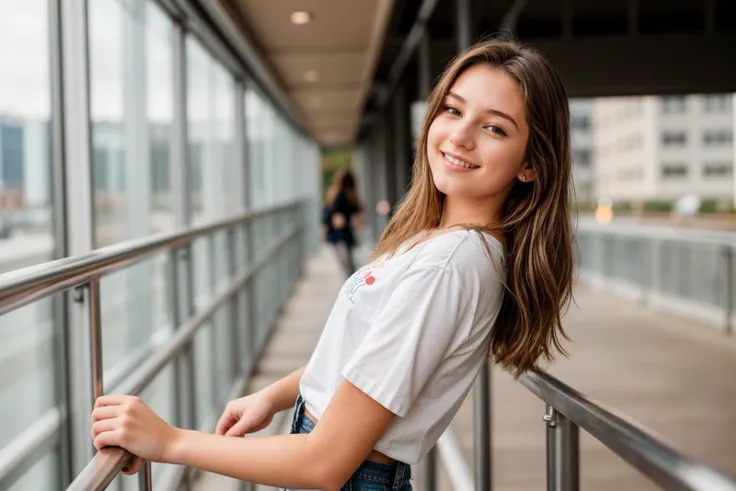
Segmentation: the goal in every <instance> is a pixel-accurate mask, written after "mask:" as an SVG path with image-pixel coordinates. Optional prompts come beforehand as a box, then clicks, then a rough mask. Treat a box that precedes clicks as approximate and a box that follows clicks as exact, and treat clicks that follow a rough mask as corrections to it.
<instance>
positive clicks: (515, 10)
mask: <svg viewBox="0 0 736 491" xmlns="http://www.w3.org/2000/svg"><path fill="white" fill-rule="evenodd" d="M526 4H527V0H514V3H512V4H511V6H510V7H509V9H508V10H507V11H506V13H505V14H504V16H503V20H502V21H501V28H502V29H503V30H505V31H508V32H510V33H515V32H516V24H517V23H518V22H519V16H520V15H521V12H522V11H523V10H524V7H526Z"/></svg>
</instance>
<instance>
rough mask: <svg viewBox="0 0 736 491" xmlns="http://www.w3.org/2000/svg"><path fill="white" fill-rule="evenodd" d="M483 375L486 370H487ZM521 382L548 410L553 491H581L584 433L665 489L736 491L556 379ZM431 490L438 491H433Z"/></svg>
mask: <svg viewBox="0 0 736 491" xmlns="http://www.w3.org/2000/svg"><path fill="white" fill-rule="evenodd" d="M483 370H486V367H484V368H483ZM519 382H520V383H521V384H522V385H523V386H524V387H526V388H527V389H529V391H531V392H532V393H533V394H534V395H536V396H537V397H539V398H540V399H541V400H542V401H543V402H544V403H545V404H546V405H547V412H546V414H545V415H544V418H543V419H544V421H546V422H547V490H548V491H579V489H580V459H579V452H580V439H579V434H578V429H579V428H582V429H583V430H584V431H586V432H587V433H588V434H590V435H591V436H593V437H594V438H596V439H597V440H598V441H599V442H601V443H602V444H603V445H604V446H606V447H607V448H609V449H610V450H611V451H613V452H614V453H615V454H617V455H618V456H619V457H621V458H622V459H624V460H625V461H626V462H628V463H629V464H630V465H631V466H632V467H634V468H635V469H637V470H638V471H640V472H641V473H642V474H644V475H645V476H647V477H648V478H649V479H651V480H652V481H653V482H654V483H655V484H657V485H659V486H661V487H662V488H664V489H667V490H673V491H736V477H734V476H729V475H726V474H724V473H722V472H720V471H718V470H716V469H714V468H712V467H709V466H707V465H704V464H703V463H701V462H699V461H698V460H696V459H694V458H692V457H690V456H688V455H686V454H685V453H684V452H681V451H680V450H678V449H676V448H675V447H674V446H673V445H672V444H670V443H666V442H664V441H663V440H662V439H661V438H659V437H655V436H653V435H654V433H653V432H652V431H651V430H649V429H647V428H646V427H644V426H643V425H642V424H641V423H638V422H636V421H633V420H632V419H630V418H628V417H626V416H623V415H620V414H616V413H615V412H614V411H612V410H610V409H607V408H605V407H604V406H603V405H602V404H599V403H597V402H595V401H593V400H592V399H590V398H589V397H587V396H585V395H583V394H581V393H580V392H578V391H576V390H575V389H573V388H572V387H570V386H569V385H567V384H565V383H564V382H561V381H560V380H558V379H557V378H555V377H553V376H552V375H549V374H548V373H544V372H541V371H529V372H526V373H524V374H523V375H521V377H519ZM477 391H478V392H481V393H485V394H488V393H489V392H490V384H478V386H477ZM480 416H481V417H484V418H488V419H490V417H491V414H490V412H488V413H487V414H482V415H480ZM448 431H449V430H448ZM475 433H476V434H475V438H476V445H475V453H476V455H477V454H479V453H486V454H489V453H490V440H489V439H486V440H485V441H483V442H482V443H483V445H488V447H489V448H486V449H480V448H479V447H480V446H483V445H479V444H478V443H477V442H478V441H482V439H479V435H478V433H479V431H478V428H476V432H475ZM450 440H451V439H447V438H445V439H444V441H443V439H440V441H439V442H438V450H439V452H438V453H439V455H440V456H443V455H444V454H446V453H447V452H448V451H450V450H451V449H449V448H442V447H443V446H444V447H447V446H448V442H449V441H450ZM433 451H434V450H433ZM443 460H445V459H444V458H443ZM450 463H451V462H446V464H450ZM476 470H477V469H476ZM448 471H449V472H450V478H451V480H452V481H453V482H455V483H464V482H468V481H469V480H472V475H471V474H470V471H469V470H461V471H460V474H459V473H458V471H457V469H448ZM428 472H433V473H434V472H436V469H434V468H432V469H429V471H428ZM466 487H467V486H466ZM474 487H475V489H476V490H478V491H490V490H491V489H493V486H492V484H491V483H490V482H487V483H481V482H479V480H477V479H476V481H475V483H474ZM427 491H434V489H433V488H432V487H429V488H427Z"/></svg>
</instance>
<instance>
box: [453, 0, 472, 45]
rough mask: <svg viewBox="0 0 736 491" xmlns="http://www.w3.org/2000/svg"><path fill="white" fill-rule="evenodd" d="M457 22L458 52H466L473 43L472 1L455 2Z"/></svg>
mask: <svg viewBox="0 0 736 491" xmlns="http://www.w3.org/2000/svg"><path fill="white" fill-rule="evenodd" d="M455 15H456V17H455V22H456V26H457V27H456V30H457V50H458V52H461V51H464V50H466V49H468V48H469V47H470V45H471V44H472V42H473V17H472V13H471V3H470V0H455Z"/></svg>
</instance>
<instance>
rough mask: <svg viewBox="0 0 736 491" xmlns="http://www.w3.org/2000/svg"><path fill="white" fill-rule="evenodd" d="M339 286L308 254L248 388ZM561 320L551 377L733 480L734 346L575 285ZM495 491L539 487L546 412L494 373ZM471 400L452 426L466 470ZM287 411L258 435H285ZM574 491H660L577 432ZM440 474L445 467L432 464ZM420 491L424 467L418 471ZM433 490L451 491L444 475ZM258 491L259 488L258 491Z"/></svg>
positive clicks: (212, 485) (295, 363) (311, 331)
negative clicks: (564, 349) (562, 350)
mask: <svg viewBox="0 0 736 491" xmlns="http://www.w3.org/2000/svg"><path fill="white" fill-rule="evenodd" d="M342 282H343V275H342V272H341V271H340V270H339V268H338V266H337V264H336V261H335V258H334V256H333V255H332V251H330V250H329V249H322V250H321V251H320V253H319V254H318V255H316V256H315V257H313V258H312V259H311V260H310V261H309V263H308V265H307V267H306V270H305V275H304V277H303V278H302V280H301V281H300V282H299V284H298V285H297V287H296V289H295V292H294V295H293V296H292V298H291V299H290V300H289V302H288V304H287V305H286V307H285V309H284V312H283V314H282V316H281V318H280V319H279V321H278V323H277V325H276V330H275V332H274V334H273V336H272V338H271V340H270V343H269V345H268V347H267V349H266V352H265V354H264V356H263V358H262V360H261V362H260V364H259V366H258V370H257V372H256V374H255V376H254V378H253V382H252V385H251V388H250V390H251V391H256V390H258V389H260V388H261V387H264V386H265V385H267V384H269V383H271V382H272V381H274V380H277V379H278V378H280V377H282V376H284V375H286V374H288V373H289V372H291V371H292V370H294V369H296V368H298V367H300V366H302V365H304V364H306V362H307V361H308V359H309V356H310V355H311V352H312V350H313V349H314V346H315V345H316V342H317V339H318V337H319V334H320V332H321V329H322V326H323V324H324V321H325V319H326V317H327V314H328V313H329V310H330V308H331V306H332V302H333V300H334V297H335V295H336V293H337V291H338V290H339V288H340V286H341V285H342ZM576 302H577V304H576V305H574V306H573V307H571V309H570V311H569V313H568V314H567V316H566V317H565V326H566V329H567V330H568V333H569V335H570V337H571V338H572V340H573V342H572V343H570V344H568V349H569V351H570V355H571V356H570V357H569V358H563V359H560V360H558V361H557V362H556V363H555V364H554V365H552V366H551V367H549V371H550V372H551V373H552V374H553V375H555V376H557V377H559V378H560V379H562V380H563V381H565V382H566V383H568V384H569V385H571V386H573V387H574V388H576V389H577V390H579V391H581V392H583V393H584V394H586V395H589V396H591V397H592V398H594V399H596V400H598V401H600V402H602V403H603V404H605V405H606V406H608V407H611V408H615V409H616V411H617V412H619V413H623V414H626V415H628V416H629V417H630V418H633V419H635V420H638V421H639V422H641V423H643V424H644V425H645V426H647V427H649V428H651V429H652V430H653V431H654V432H656V433H658V434H660V435H664V436H665V438H666V440H667V441H669V442H672V443H673V444H675V445H677V446H678V447H679V448H680V449H682V450H684V451H685V452H686V453H687V454H689V455H691V456H694V457H696V458H699V459H702V460H703V461H704V462H705V463H707V464H710V465H714V466H716V467H718V468H719V469H721V470H723V471H726V472H730V473H731V474H734V475H736V384H735V383H734V379H733V376H734V374H735V373H736V340H735V339H734V338H726V337H724V336H723V335H722V334H721V333H720V332H719V331H717V330H716V329H714V328H712V327H709V326H704V325H697V324H695V323H693V322H692V321H689V320H684V319H681V318H678V317H676V316H672V315H668V314H666V313H661V312H655V311H652V310H649V309H646V308H643V307H641V306H640V305H638V304H637V303H635V302H631V301H628V300H622V299H621V298H618V297H614V296H611V295H610V294H608V293H604V292H596V291H593V290H591V289H590V288H587V287H582V286H579V287H578V288H577V290H576ZM492 391H493V392H492V393H493V397H492V405H493V423H492V424H493V429H492V434H493V471H494V475H493V480H494V490H495V491H532V490H534V491H536V490H541V489H545V487H546V485H545V454H544V452H545V426H544V423H543V421H542V415H543V413H544V406H543V404H542V403H541V402H540V401H539V400H538V399H536V397H535V396H534V395H532V394H531V393H530V392H528V391H527V390H526V389H525V388H523V387H522V386H521V385H519V384H518V383H517V382H515V381H514V380H513V378H512V377H510V376H509V375H508V374H506V373H504V372H502V371H501V370H498V369H496V370H494V371H493V377H492ZM473 403H474V401H473V397H472V391H471V396H470V397H469V398H468V400H467V401H466V402H465V404H464V405H463V407H462V408H461V410H460V412H459V413H458V415H457V417H456V418H455V420H454V421H453V423H452V425H451V429H452V431H453V432H455V435H456V436H457V439H458V440H459V441H460V443H461V447H462V450H463V453H464V455H465V456H466V457H467V459H468V462H469V464H470V467H471V469H472V466H473V458H472V454H473V431H472V427H473V407H474V406H473ZM290 416H291V414H289V412H288V411H285V412H284V413H282V414H280V415H278V417H277V418H274V422H273V424H272V425H271V427H269V428H267V429H266V430H264V433H275V432H284V431H286V430H287V429H288V418H290ZM580 461H581V489H583V490H594V491H609V490H610V491H614V490H615V491H619V490H626V491H648V490H654V489H659V488H657V487H656V486H654V485H653V484H652V483H650V482H649V481H648V480H647V479H646V478H645V477H643V476H641V475H639V474H638V473H637V471H635V470H633V469H631V468H630V467H628V466H627V465H626V464H625V463H624V462H623V461H622V460H621V459H619V458H618V457H617V456H615V455H614V454H613V453H611V452H610V451H609V450H607V449H606V448H605V447H603V446H602V445H601V444H600V443H598V442H597V441H596V440H594V439H593V438H591V437H589V436H588V435H587V434H584V432H582V431H581V458H580ZM440 467H441V466H440ZM414 476H415V483H414V487H415V489H421V487H422V482H421V468H420V467H417V468H416V469H414ZM438 488H439V489H440V490H441V491H449V490H450V489H452V487H451V485H450V482H449V480H448V477H447V475H446V473H445V472H444V470H443V469H440V470H439V480H438ZM197 489H198V490H202V491H204V490H210V489H211V490H217V491H227V490H229V489H232V490H235V489H237V483H236V482H235V481H233V480H230V479H226V478H222V477H221V476H214V475H209V474H203V475H202V477H201V479H200V480H199V482H198V487H197ZM259 489H266V488H265V487H259Z"/></svg>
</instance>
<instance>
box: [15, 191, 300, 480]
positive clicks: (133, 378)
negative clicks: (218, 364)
mask: <svg viewBox="0 0 736 491" xmlns="http://www.w3.org/2000/svg"><path fill="white" fill-rule="evenodd" d="M302 204H303V201H302V200H296V201H293V202H290V203H287V204H283V205H280V206H275V207H272V208H268V209H263V210H258V211H255V212H247V213H241V214H237V215H234V216H232V217H228V218H226V219H224V220H220V221H217V222H213V223H208V224H205V225H201V226H195V227H191V228H188V229H186V230H184V231H178V232H174V233H166V234H159V235H155V236H151V237H147V238H143V239H136V240H131V241H127V242H124V243H120V244H116V245H112V246H109V247H104V248H100V249H97V250H95V251H92V252H90V253H88V254H84V255H81V256H76V257H70V258H64V259H59V260H55V261H49V262H47V263H43V264H40V265H37V266H31V267H27V268H22V269H19V270H15V271H12V272H8V273H4V274H0V315H2V314H4V313H7V312H9V311H12V310H15V309H17V308H20V307H22V306H24V305H27V304H29V303H32V302H34V301H37V300H40V299H42V298H44V297H46V296H49V295H52V294H54V293H58V292H61V291H64V290H66V289H69V288H73V287H87V289H88V290H89V292H88V295H89V315H90V329H91V336H92V340H91V341H92V345H93V346H92V353H93V355H92V363H93V365H94V366H93V367H92V378H93V385H94V386H95V394H100V395H101V393H102V373H101V370H102V366H101V358H100V356H99V353H98V351H99V350H100V349H101V347H100V346H99V331H100V318H99V317H100V315H99V309H100V298H99V280H100V278H101V277H102V276H103V275H105V274H108V273H111V272H113V271H116V270H119V269H122V268H124V267H127V266H130V265H132V264H135V263H138V262H140V261H143V260H145V259H147V258H149V257H150V256H151V255H153V254H156V253H161V252H168V253H175V252H176V251H183V250H186V248H187V247H189V246H190V245H191V244H192V242H193V241H195V240H196V239H199V238H202V237H207V236H209V237H211V236H212V234H214V233H216V232H218V231H228V233H230V232H233V230H234V229H236V228H237V227H239V226H244V225H247V224H248V223H250V222H252V221H254V220H256V219H258V218H261V217H265V216H270V215H274V214H277V213H279V212H282V211H286V210H291V209H296V208H297V207H299V206H300V205H302ZM300 231H301V221H299V224H297V225H294V226H292V227H290V228H289V229H287V231H286V233H285V234H282V235H281V236H279V237H277V238H275V240H274V242H272V243H271V244H269V245H268V246H266V247H265V248H261V249H260V250H259V252H260V254H259V255H258V256H257V257H256V258H253V260H251V261H250V262H249V264H248V265H247V266H246V267H245V268H244V269H243V270H242V271H240V272H238V273H236V274H235V276H234V277H233V279H232V281H231V282H230V283H229V284H228V285H227V287H226V288H225V289H224V290H222V291H220V292H219V293H218V294H217V295H216V296H215V298H214V299H212V301H211V302H210V303H209V304H208V305H207V306H206V307H205V308H204V309H200V310H199V311H197V312H196V313H195V314H194V315H193V317H190V318H188V319H186V320H184V321H183V322H179V321H175V324H178V325H177V326H176V327H177V328H176V329H175V331H174V334H173V335H172V336H171V337H170V338H169V339H168V340H167V344H166V345H165V346H161V347H160V348H159V349H158V350H156V351H154V352H153V353H152V354H151V355H150V356H149V357H147V358H146V360H144V362H143V364H142V365H141V366H140V367H139V368H138V369H137V370H135V371H134V372H133V373H131V374H129V375H128V376H127V377H125V378H124V379H123V380H122V381H121V382H120V383H119V384H118V386H117V389H116V390H117V391H119V392H122V393H129V394H135V395H137V394H139V393H140V392H141V391H142V390H143V389H144V388H145V387H146V386H147V385H148V384H149V383H150V382H151V381H152V380H153V379H154V378H155V376H156V375H157V374H158V373H159V372H160V371H161V370H162V369H163V368H164V367H165V366H166V365H167V364H168V363H170V362H171V361H172V360H173V359H174V358H175V357H177V356H178V355H179V354H180V353H181V351H183V350H184V349H186V348H187V346H188V345H189V344H190V343H191V342H192V339H193V337H194V335H195V334H196V332H197V331H198V329H199V328H200V327H201V326H202V325H204V324H205V323H206V322H207V321H209V320H210V318H211V317H212V316H213V315H214V314H215V313H216V312H217V311H218V309H220V308H221V307H222V306H223V305H224V304H225V303H226V302H227V301H228V300H230V299H232V297H234V296H235V295H236V294H237V293H238V292H240V291H241V290H242V289H243V288H244V287H245V286H246V285H247V283H248V282H249V281H250V280H251V279H252V278H253V276H254V275H255V274H256V273H257V272H258V271H259V270H261V269H262V268H263V267H264V266H265V265H267V264H268V263H269V261H270V260H271V259H272V258H273V257H275V256H276V254H277V253H278V252H279V251H280V250H281V249H282V248H283V247H284V246H286V245H287V244H289V243H290V241H291V240H292V239H293V238H294V237H295V236H296V235H297V234H298V233H299V232H300ZM230 247H232V244H231V245H230ZM231 252H232V251H231ZM175 270H176V268H174V269H173V270H172V271H174V272H175ZM174 274H175V273H174ZM172 281H174V282H176V280H175V279H172ZM93 297H94V298H93ZM175 318H176V316H175ZM54 415H55V416H54ZM48 416H49V418H46V419H44V421H46V420H48V421H49V422H50V423H53V425H51V426H49V425H45V426H39V427H38V428H35V427H34V428H35V430H34V431H28V432H25V433H24V434H23V435H22V436H21V437H19V438H18V439H16V440H15V441H14V446H13V447H12V448H13V452H12V453H10V454H9V453H8V452H6V451H3V452H0V482H2V483H4V484H5V485H10V484H12V483H13V482H14V481H15V480H16V479H17V478H18V477H19V476H20V475H22V474H23V472H24V471H25V470H27V469H28V467H29V466H30V465H32V464H33V463H34V462H35V461H36V460H37V457H38V455H40V454H42V453H43V452H42V450H44V449H45V448H47V447H48V445H49V442H53V441H56V440H54V438H56V437H57V436H58V435H56V434H55V432H56V431H57V430H58V428H59V424H60V423H59V416H58V411H55V412H54V411H52V412H50V413H49V415H48ZM41 429H42V430H41ZM49 432H54V434H52V435H51V436H52V437H54V438H48V439H47V440H48V441H45V440H44V436H48V435H49ZM4 450H9V449H4ZM129 457H130V456H129V455H128V454H127V453H126V452H124V451H122V450H120V449H104V450H103V451H102V452H100V453H98V454H97V455H96V456H95V457H94V459H93V461H92V462H90V463H89V464H88V465H87V466H86V467H85V469H84V470H83V472H82V473H81V474H80V475H78V476H77V478H76V479H75V481H74V482H73V483H72V487H70V488H69V489H90V490H91V489H95V490H96V489H104V487H105V486H106V485H107V484H109V482H111V480H112V479H114V478H115V476H116V475H117V474H118V473H119V471H120V469H121V468H122V466H123V465H124V463H125V461H126V459H127V458H129ZM146 470H147V471H148V472H149V475H147V476H146V477H147V478H150V467H147V469H146ZM147 484H150V483H147ZM5 485H2V486H0V488H3V489H4V488H5ZM74 486H77V487H76V488H75V487H74ZM143 489H150V486H149V487H146V486H144V487H143Z"/></svg>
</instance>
